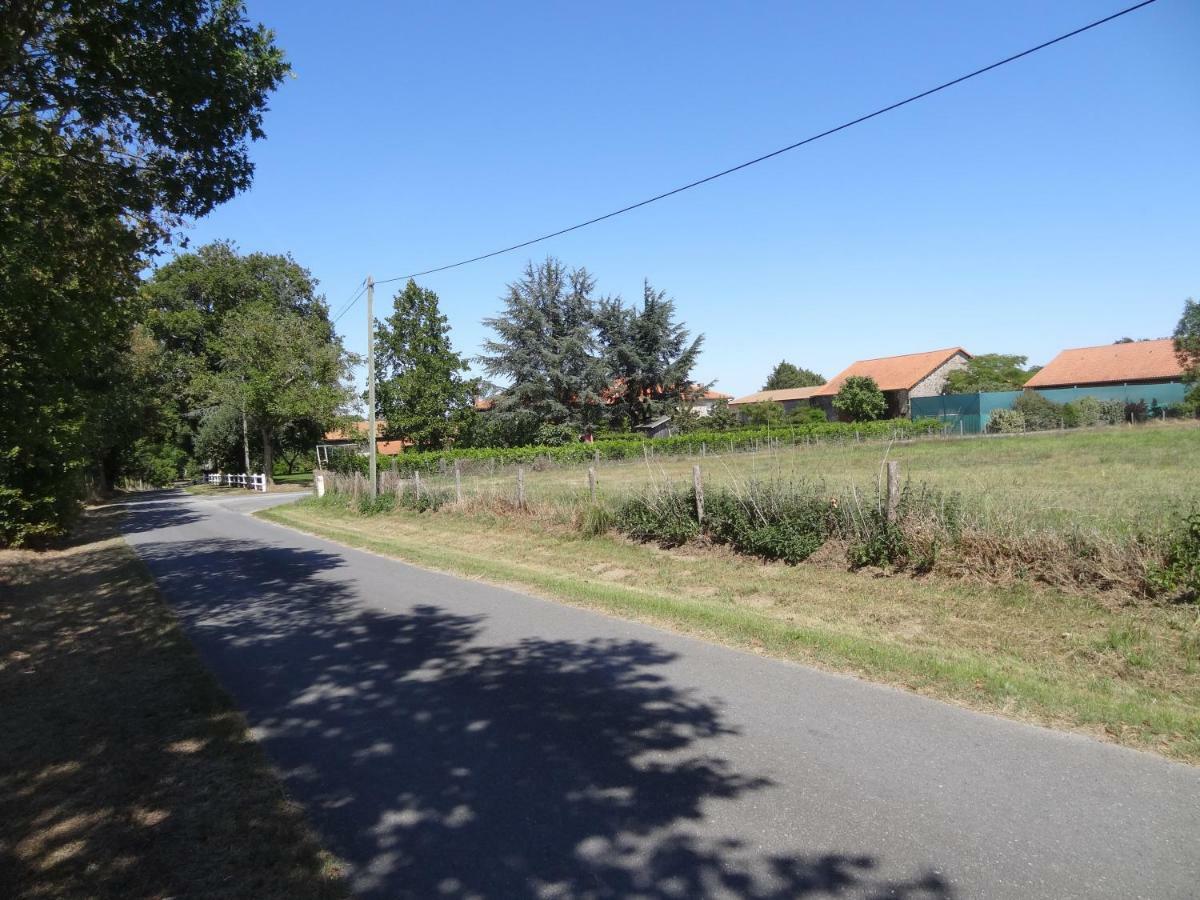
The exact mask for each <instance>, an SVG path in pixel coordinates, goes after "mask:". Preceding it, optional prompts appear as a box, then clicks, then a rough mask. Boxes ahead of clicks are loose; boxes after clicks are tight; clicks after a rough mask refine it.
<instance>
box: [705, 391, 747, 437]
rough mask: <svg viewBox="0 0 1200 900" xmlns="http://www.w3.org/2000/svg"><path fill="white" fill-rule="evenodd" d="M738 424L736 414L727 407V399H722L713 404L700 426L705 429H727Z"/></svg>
mask: <svg viewBox="0 0 1200 900" xmlns="http://www.w3.org/2000/svg"><path fill="white" fill-rule="evenodd" d="M740 426H741V419H740V418H739V416H738V414H737V413H735V412H734V411H733V410H732V409H730V408H729V401H728V400H724V399H722V400H718V401H717V402H716V403H714V404H713V406H712V409H711V410H709V413H708V416H707V417H706V418H705V420H704V423H703V424H702V426H701V427H702V428H703V429H704V430H705V431H729V430H730V429H733V428H739V427H740Z"/></svg>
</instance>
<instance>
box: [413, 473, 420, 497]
mask: <svg viewBox="0 0 1200 900" xmlns="http://www.w3.org/2000/svg"><path fill="white" fill-rule="evenodd" d="M413 491H414V492H415V493H416V495H417V499H418V500H420V499H421V470H420V469H413Z"/></svg>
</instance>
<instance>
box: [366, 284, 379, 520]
mask: <svg viewBox="0 0 1200 900" xmlns="http://www.w3.org/2000/svg"><path fill="white" fill-rule="evenodd" d="M367 432H368V433H367V438H368V440H369V441H370V445H369V446H370V448H371V451H370V460H371V463H370V478H369V479H368V480H369V481H370V482H371V499H372V500H374V499H375V495H376V493H377V492H378V490H379V480H378V475H377V473H376V471H375V465H376V460H375V280H374V279H373V278H372V277H371V276H370V275H368V276H367Z"/></svg>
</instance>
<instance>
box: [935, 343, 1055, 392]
mask: <svg viewBox="0 0 1200 900" xmlns="http://www.w3.org/2000/svg"><path fill="white" fill-rule="evenodd" d="M1027 362H1028V357H1025V356H1018V355H1016V354H1007V353H982V354H980V355H979V356H974V357H972V358H971V359H970V360H968V361H967V365H966V368H963V369H955V370H954V371H953V372H951V373H950V374H949V376H947V378H946V391H945V392H946V393H947V394H978V393H983V392H986V391H1019V390H1020V389H1021V388H1022V387H1024V386H1025V382H1026V381H1028V380H1029V379H1030V378H1031V377H1032V376H1033V373H1034V372H1035V371H1037V370H1036V369H1029V368H1026V365H1025V364H1026V363H1027Z"/></svg>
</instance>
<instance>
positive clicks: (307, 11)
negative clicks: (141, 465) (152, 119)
mask: <svg viewBox="0 0 1200 900" xmlns="http://www.w3.org/2000/svg"><path fill="white" fill-rule="evenodd" d="M1131 2H1132V0H1127V2H1122V0H1056V2H1054V3H1046V2H1044V0H1039V2H1027V0H965V2H964V0H956V2H911V0H905V2H900V0H896V2H838V0H826V2H819V3H818V2H791V3H784V2H760V3H753V4H741V3H737V4H735V3H721V4H718V3H705V2H699V3H697V2H653V3H648V2H645V0H641V2H608V3H603V4H600V3H587V4H585V3H562V2H555V3H549V2H547V3H534V2H520V3H515V4H514V3H509V4H498V3H483V2H454V3H435V2H426V3H414V2H409V3H392V2H370V3H368V2H347V3H344V4H329V3H317V2H283V0H273V2H267V0H261V2H260V0H251V2H250V4H249V10H250V14H251V16H252V17H254V18H256V19H259V20H261V21H263V22H265V23H266V24H268V25H269V26H270V27H272V28H274V29H275V30H276V32H277V35H278V40H279V43H280V44H281V46H282V47H283V48H284V49H285V51H286V52H287V55H288V57H289V58H290V60H291V62H292V65H293V66H294V68H295V77H294V78H293V79H291V80H289V81H288V82H287V83H286V84H285V85H284V86H283V87H282V89H281V90H280V91H279V92H278V93H277V94H276V95H275V97H274V99H273V101H272V108H271V111H270V112H269V113H268V114H267V116H266V123H265V127H266V132H267V138H266V140H264V141H260V142H258V143H257V144H255V145H254V148H253V157H254V160H255V163H256V165H257V172H256V175H255V179H254V186H253V188H252V189H251V190H250V191H248V192H247V193H245V194H243V195H241V196H239V197H238V198H236V199H235V200H233V201H231V202H230V203H228V204H226V205H225V206H223V207H221V208H220V209H218V210H217V211H216V212H215V213H213V214H212V215H210V216H209V217H208V218H206V219H204V220H203V221H201V222H198V223H196V225H195V226H194V228H193V229H192V230H191V233H190V235H189V237H190V240H191V241H192V242H193V243H195V242H203V241H207V240H211V239H215V238H230V239H232V240H234V241H235V242H236V243H237V244H238V245H239V246H240V247H241V249H242V250H244V251H252V250H263V251H267V252H287V251H290V252H291V253H292V254H293V255H294V256H295V258H296V259H297V260H298V261H299V262H300V263H301V264H302V265H304V266H307V267H308V268H309V269H311V270H312V272H313V274H314V275H315V276H316V277H317V278H318V279H319V280H320V283H321V289H322V290H323V291H324V292H325V294H326V296H327V298H328V299H329V302H330V304H331V305H332V306H333V307H334V309H335V310H337V309H338V308H340V307H341V305H342V304H343V302H344V301H346V300H347V299H349V297H350V295H351V294H352V293H353V291H354V288H355V286H356V285H357V284H358V283H359V282H360V281H361V280H362V278H363V277H364V276H365V275H366V274H367V273H371V274H372V275H374V276H375V278H376V279H382V278H386V277H389V276H393V275H399V274H403V273H406V272H411V271H416V270H419V269H425V268H430V267H432V266H436V265H441V264H444V263H448V262H452V261H455V260H457V259H460V258H463V257H467V256H473V255H476V254H478V253H483V252H487V251H489V250H492V249H495V248H497V247H500V246H505V245H507V244H510V243H515V242H517V241H520V240H525V239H527V238H530V237H534V236H536V235H538V234H541V233H544V232H546V231H551V230H554V229H556V228H560V227H563V226H566V225H569V224H572V223H574V222H576V221H579V220H582V219H586V218H590V217H592V216H594V215H597V214H600V213H603V212H607V211H609V210H610V209H613V208H616V207H619V206H623V205H625V204H627V203H629V202H633V201H636V200H639V199H642V198H643V197H644V196H648V195H651V194H655V193H658V192H660V191H662V190H666V189H669V188H672V187H675V186H677V185H678V184H681V183H684V182H687V181H691V180H693V179H695V178H698V177H703V176H704V175H707V174H710V173H711V172H713V171H716V170H719V169H723V168H726V167H728V166H730V165H733V164H736V163H738V162H741V161H743V160H745V159H748V158H751V157H754V156H757V155H760V154H762V153H764V152H768V151H770V150H773V149H775V148H777V147H779V146H783V145H785V144H788V143H791V142H793V141H795V140H798V139H800V138H803V137H805V136H807V135H809V134H812V133H814V132H817V131H821V130H824V129H826V128H828V127H831V126H833V125H836V124H839V123H841V122H842V121H845V120H847V119H850V118H853V117H856V116H858V115H861V114H863V113H866V112H869V111H871V110H873V109H875V108H877V107H880V106H883V105H886V104H887V103H890V102H893V101H895V100H898V99H901V98H903V97H905V96H908V95H909V94H912V93H915V92H917V91H919V90H923V89H925V88H928V87H931V86H933V85H935V84H938V83H940V82H942V81H945V80H948V79H949V78H953V77H956V76H958V75H960V74H963V73H965V72H967V71H969V70H971V69H974V68H977V67H979V66H981V65H985V64H987V63H990V62H993V61H995V60H997V59H999V58H1002V57H1004V56H1007V55H1009V54H1011V53H1014V52H1016V51H1019V50H1022V49H1025V48H1026V47H1028V46H1031V45H1033V44H1036V43H1039V42H1041V41H1043V40H1045V39H1048V38H1050V37H1053V36H1056V35H1057V34H1059V33H1061V32H1064V31H1068V30H1070V29H1072V28H1074V27H1077V26H1079V25H1082V24H1085V23H1086V22H1088V21H1091V20H1092V19H1096V18H1100V17H1101V16H1104V15H1107V14H1109V13H1111V12H1114V11H1116V10H1117V9H1119V8H1121V7H1122V6H1125V5H1130V3H1131ZM1198 45H1200V3H1197V2H1196V0H1159V2H1158V3H1156V4H1154V5H1152V6H1150V7H1148V8H1146V9H1144V10H1140V11H1138V12H1136V13H1133V14H1131V15H1129V16H1126V17H1124V18H1122V19H1119V20H1117V21H1116V22H1113V23H1111V24H1108V25H1105V26H1102V27H1101V28H1099V29H1096V30H1094V31H1091V32H1088V33H1086V34H1084V35H1082V36H1080V37H1077V38H1074V39H1072V40H1071V41H1068V42H1066V43H1064V44H1061V45H1058V46H1056V47H1053V48H1050V49H1048V50H1045V51H1042V52H1041V53H1038V54H1036V55H1034V56H1033V57H1030V58H1027V59H1024V60H1021V61H1019V62H1017V63H1014V64H1012V65H1009V66H1005V67H1003V68H1002V69H1000V70H998V71H995V72H992V73H989V74H987V75H984V76H981V77H980V78H978V79H974V80H972V81H970V82H968V83H966V84H964V85H961V86H959V87H955V88H952V89H950V90H949V91H946V92H943V93H941V94H938V95H937V96H935V97H932V98H929V99H927V100H923V101H920V102H919V103H916V104H913V105H910V106H908V107H905V108H903V109H901V110H899V111H897V112H894V113H890V114H888V115H887V116H884V117H881V118H878V119H875V120H872V121H871V122H868V123H866V124H864V125H860V126H858V127H855V128H853V129H851V130H849V131H846V132H842V133H840V134H837V135H834V136H833V137H830V138H827V139H825V140H822V141H819V142H817V143H815V144H812V145H810V146H807V147H804V148H802V149H800V150H797V151H795V152H793V153H789V154H786V155H784V156H781V157H778V158H776V159H774V160H771V161H768V162H766V163H763V164H761V165H759V166H755V167H753V168H752V169H749V170H746V171H744V172H740V173H737V174H735V175H731V176H729V177H727V178H724V179H721V180H720V181H718V182H715V183H713V184H710V185H706V186H704V187H701V188H698V189H696V190H694V191H691V192H688V193H686V194H683V195H680V196H677V197H674V198H671V199H668V200H665V201H662V202H661V203H658V204H655V205H653V206H651V207H648V208H645V209H642V210H638V211H636V212H633V213H630V214H628V215H626V216H621V217H619V218H617V219H614V220H610V221H608V222H604V223H601V224H599V225H596V226H592V227H590V228H588V229H585V230H582V231H580V232H576V233H574V234H571V235H567V236H564V237H562V238H558V239H554V240H552V241H548V242H547V243H545V244H541V245H538V246H536V247H533V248H529V249H528V250H524V251H517V252H515V253H512V254H509V255H506V256H501V257H498V258H494V259H490V260H487V261H485V262H482V263H478V264H475V265H472V266H468V267H464V268H461V269H457V270H454V271H451V272H445V273H441V274H437V275H432V276H428V277H426V278H424V279H421V283H422V284H423V285H425V286H427V287H429V288H432V289H433V290H435V291H436V292H437V293H438V294H439V296H440V298H441V302H442V308H443V311H444V312H445V313H446V315H447V316H448V317H449V319H450V323H451V326H452V328H453V338H454V341H455V344H456V348H457V349H458V350H459V351H460V352H463V353H467V354H470V355H474V354H475V353H476V352H478V349H479V344H480V341H481V340H482V339H483V338H484V337H485V334H486V330H485V329H484V327H483V326H482V324H481V321H480V320H481V319H482V318H483V317H484V316H487V315H491V314H494V313H495V312H496V311H497V310H498V308H499V305H500V297H501V295H502V293H503V292H504V286H505V284H506V283H507V282H509V281H511V280H513V279H514V278H516V277H517V276H518V275H519V274H520V271H521V270H522V268H523V267H524V265H525V263H526V261H527V260H529V259H531V258H532V259H535V260H536V259H541V258H542V257H544V256H545V255H547V254H552V255H554V256H557V257H559V258H561V259H562V260H563V261H564V262H566V263H568V264H571V265H582V266H586V267H587V268H588V269H589V270H590V271H591V272H592V273H593V274H594V275H595V276H596V277H597V280H598V288H599V290H600V291H601V292H602V293H612V294H620V295H622V296H623V297H625V298H626V299H627V300H637V299H640V297H641V290H642V280H643V278H649V279H650V280H651V282H652V283H653V284H654V285H655V286H656V287H660V288H664V289H666V290H667V291H668V293H669V294H671V295H672V296H673V297H674V298H675V299H676V301H677V304H678V309H679V312H680V314H681V316H682V318H683V319H684V320H685V321H686V322H687V323H688V324H689V325H690V326H691V327H692V329H693V330H694V331H697V332H703V333H704V334H705V335H706V343H705V351H704V353H703V355H702V357H701V362H700V365H699V368H698V370H697V372H696V374H697V376H698V377H699V378H700V379H701V380H703V381H710V380H716V382H717V387H718V389H721V390H725V391H728V392H730V393H735V394H742V393H748V392H750V391H753V390H757V389H758V388H759V387H760V386H761V384H762V382H763V380H764V379H765V377H766V375H767V373H768V371H769V370H770V369H771V367H772V366H773V365H774V363H775V362H777V361H778V360H779V359H781V358H787V359H788V360H790V361H792V362H794V363H796V364H799V365H804V366H807V367H809V368H813V369H816V370H817V371H819V372H821V373H822V374H824V375H825V376H826V377H829V376H832V375H834V374H835V373H836V372H837V371H838V370H840V369H842V368H843V367H845V366H846V365H848V364H849V363H850V362H852V361H854V360H855V359H860V358H867V357H874V356H883V355H891V354H898V353H909V352H917V351H921V350H929V349H934V348H940V347H946V346H953V345H961V346H963V347H965V348H966V349H968V350H969V351H971V352H974V353H986V352H1010V353H1021V354H1025V355H1027V356H1029V358H1030V360H1031V362H1037V363H1044V362H1046V361H1047V360H1049V359H1050V357H1052V356H1053V355H1054V354H1055V352H1057V351H1058V350H1059V349H1061V348H1064V347H1077V346H1086V345H1089V344H1100V343H1108V342H1111V341H1113V340H1115V339H1116V338H1120V337H1124V336H1129V337H1134V338H1139V337H1160V336H1166V335H1168V334H1169V333H1170V332H1171V330H1172V328H1173V327H1174V325H1175V322H1176V321H1177V320H1178V317H1179V314H1180V312H1181V310H1182V307H1183V300H1184V298H1185V297H1188V296H1200V202H1198V201H1200V53H1197V51H1196V48H1197V46H1198ZM401 286H402V285H401V284H393V285H387V286H385V287H381V288H380V289H379V290H378V291H377V294H376V313H377V316H380V317H382V316H383V315H386V314H387V311H388V309H389V308H390V305H391V295H392V291H393V290H394V289H395V288H397V287H401ZM338 327H339V329H340V330H341V331H342V333H343V334H344V335H345V336H346V342H347V346H349V347H350V348H351V349H353V350H356V351H360V352H361V351H364V350H365V317H364V309H363V303H362V301H360V302H359V305H358V306H356V307H355V309H353V310H352V311H351V312H350V313H349V314H348V315H347V316H345V317H344V318H343V319H342V320H341V322H340V323H339V325H338Z"/></svg>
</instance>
